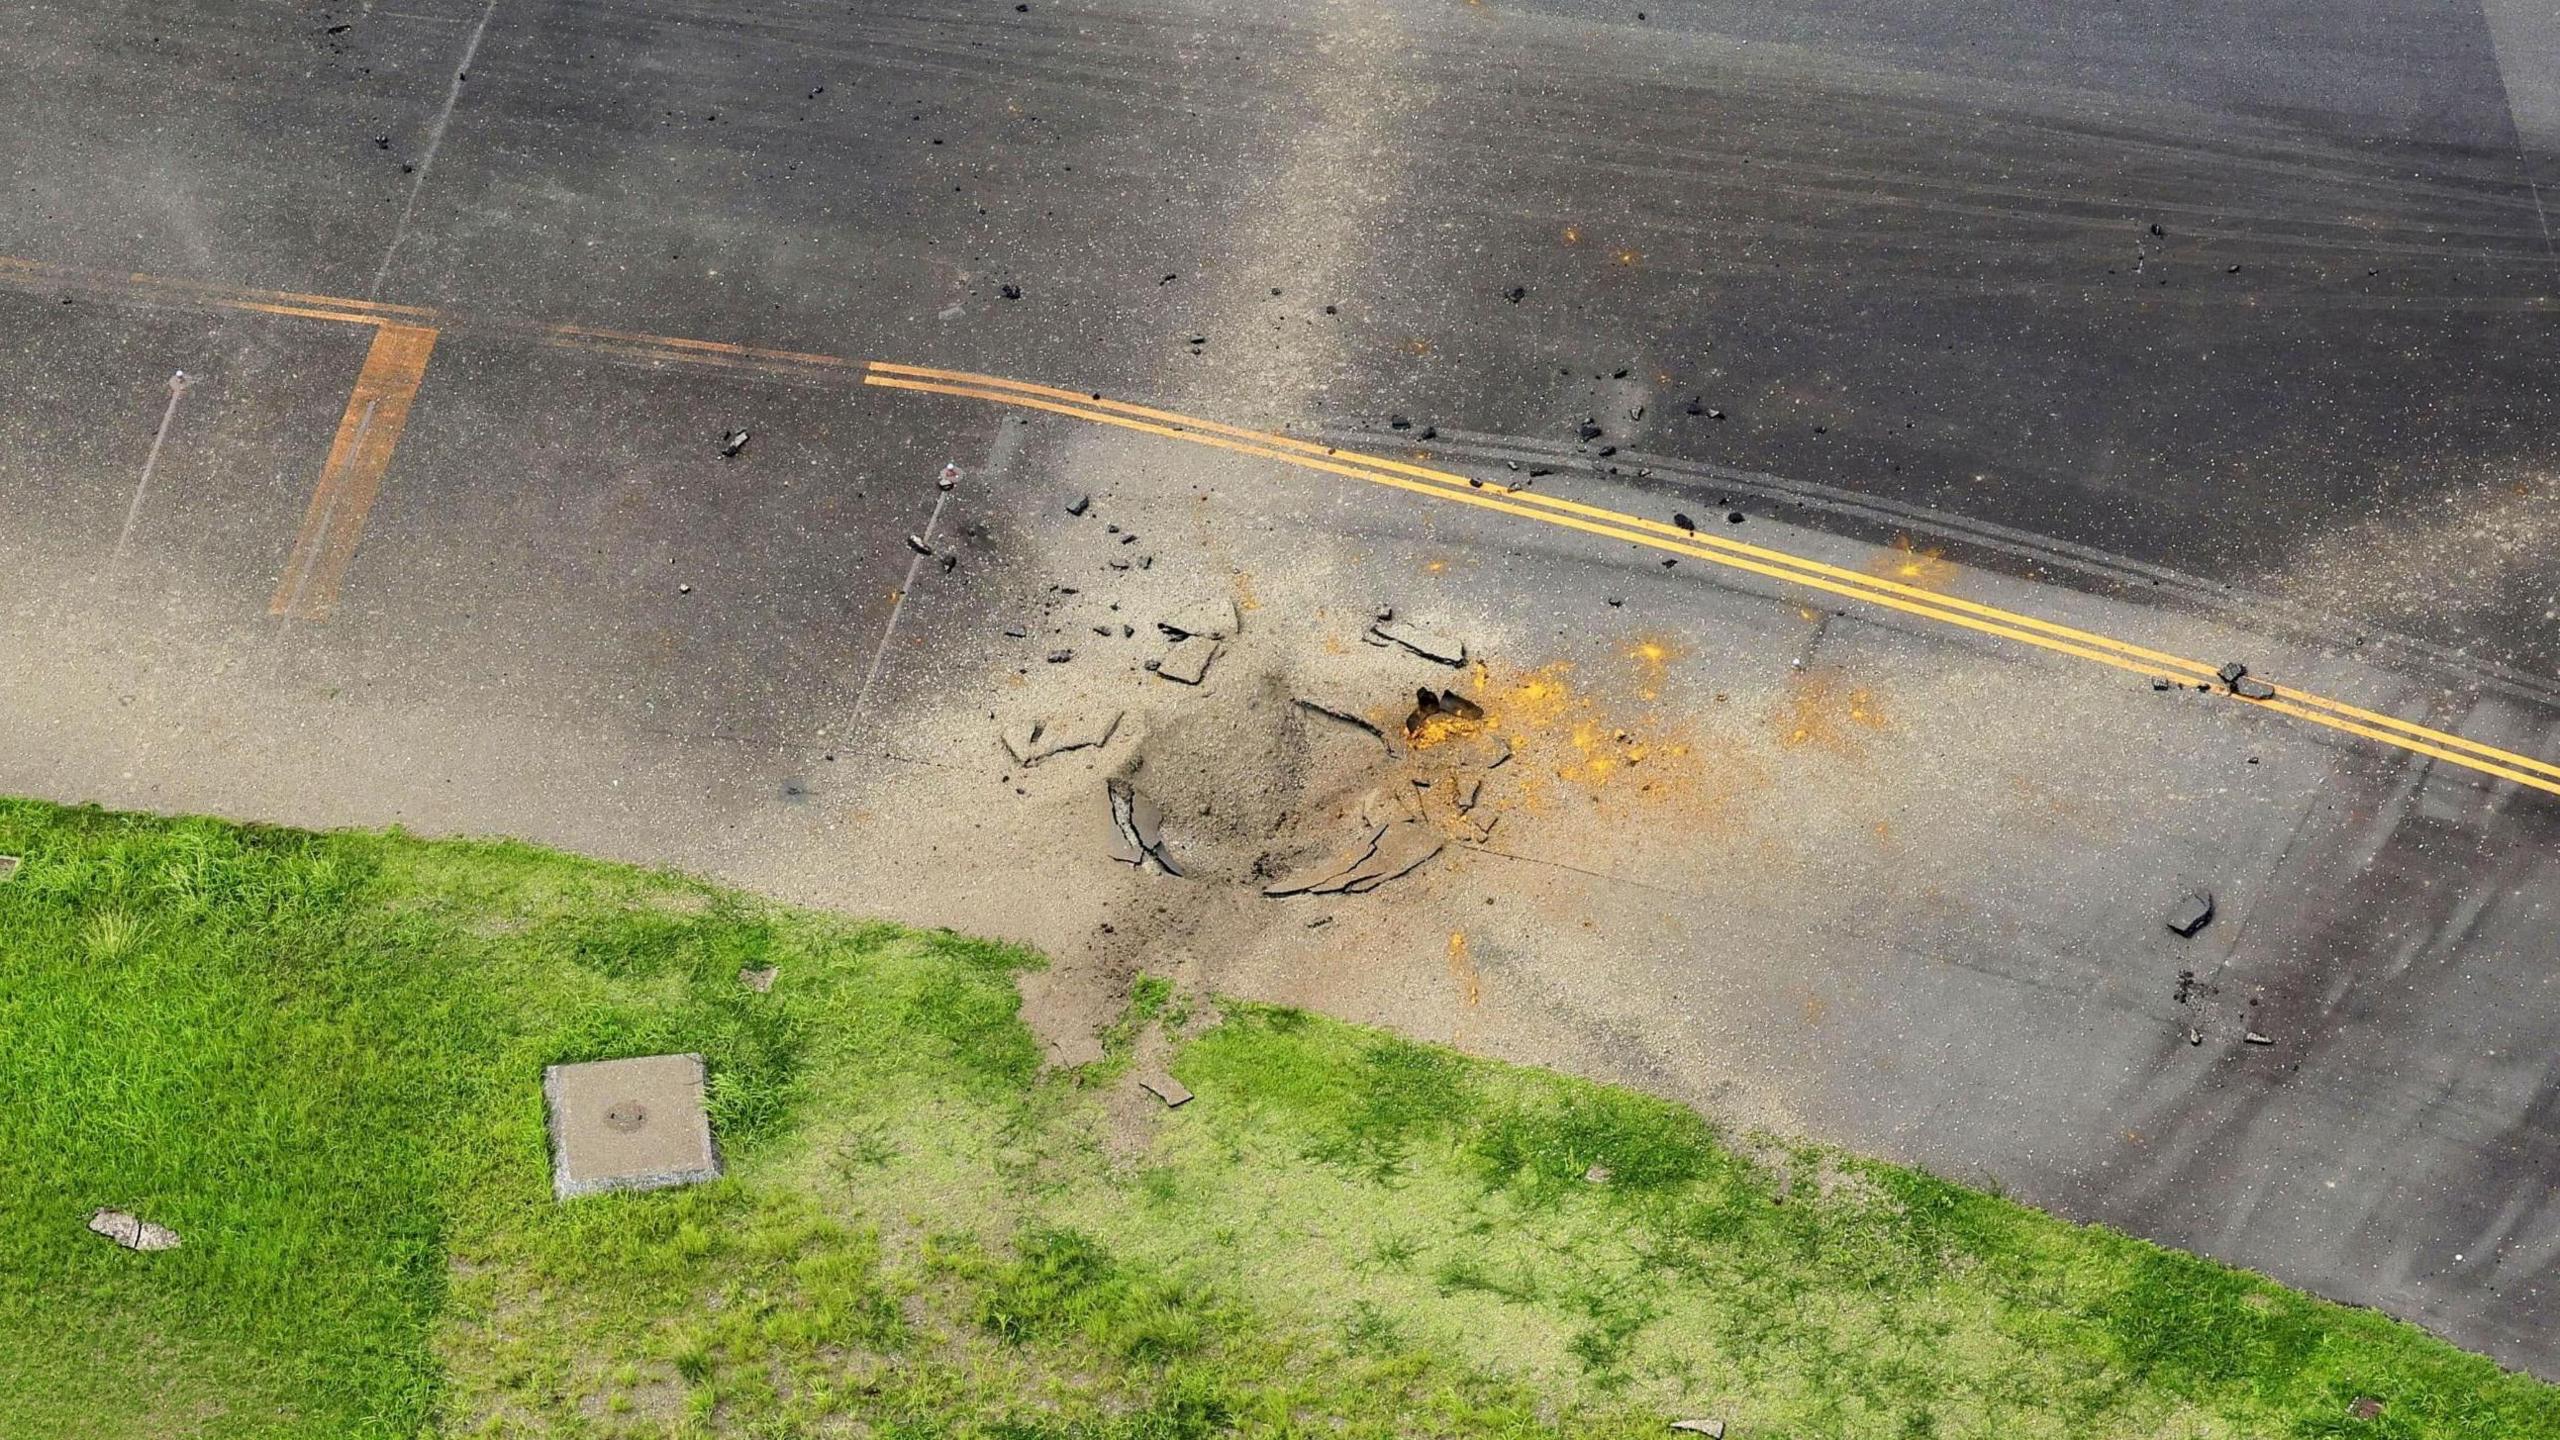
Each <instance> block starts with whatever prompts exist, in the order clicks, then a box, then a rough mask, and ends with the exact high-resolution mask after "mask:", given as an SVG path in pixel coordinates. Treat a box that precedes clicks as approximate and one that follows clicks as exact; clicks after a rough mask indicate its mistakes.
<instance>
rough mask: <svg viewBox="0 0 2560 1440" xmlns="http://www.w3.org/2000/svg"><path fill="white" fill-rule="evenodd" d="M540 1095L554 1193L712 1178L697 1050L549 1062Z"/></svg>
mask: <svg viewBox="0 0 2560 1440" xmlns="http://www.w3.org/2000/svg"><path fill="white" fill-rule="evenodd" d="M542 1094H543V1098H544V1099H546V1100H548V1101H549V1102H550V1106H551V1193H552V1194H553V1195H554V1196H556V1197H558V1198H560V1199H562V1200H566V1199H568V1198H570V1197H571V1196H573V1195H593V1194H595V1193H596V1192H597V1191H600V1190H660V1189H664V1188H665V1187H667V1186H669V1185H691V1184H695V1183H697V1182H699V1181H703V1180H717V1179H719V1178H720V1151H719V1149H718V1148H717V1147H715V1146H714V1145H713V1144H712V1143H711V1116H710V1114H709V1112H707V1111H705V1110H704V1109H703V1108H702V1057H701V1056H699V1055H643V1056H640V1057H638V1058H635V1059H630V1060H595V1061H590V1062H588V1063H587V1064H584V1065H554V1066H552V1067H551V1068H550V1069H548V1070H545V1071H543V1072H542Z"/></svg>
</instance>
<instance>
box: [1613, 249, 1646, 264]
mask: <svg viewBox="0 0 2560 1440" xmlns="http://www.w3.org/2000/svg"><path fill="white" fill-rule="evenodd" d="M1609 258H1610V259H1612V260H1614V261H1616V262H1617V263H1619V264H1621V265H1633V264H1635V263H1636V262H1637V261H1639V260H1642V259H1643V258H1644V256H1643V254H1642V253H1640V252H1638V251H1634V250H1621V251H1619V252H1618V253H1617V254H1615V255H1612V256H1610V257H1609Z"/></svg>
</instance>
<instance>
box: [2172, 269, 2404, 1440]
mask: <svg viewBox="0 0 2560 1440" xmlns="http://www.w3.org/2000/svg"><path fill="white" fill-rule="evenodd" d="M2151 228H2152V229H2154V230H2157V229H2159V228H2160V227H2159V226H2157V225H2154V226H2152V227H2151ZM2347 1417H2348V1418H2349V1419H2352V1420H2379V1419H2381V1418H2382V1402H2381V1401H2379V1400H2376V1399H2374V1398H2373V1397H2372V1396H2370V1395H2359V1396H2357V1397H2356V1398H2355V1400H2354V1401H2353V1402H2352V1403H2350V1404H2349V1405H2348V1406H2347Z"/></svg>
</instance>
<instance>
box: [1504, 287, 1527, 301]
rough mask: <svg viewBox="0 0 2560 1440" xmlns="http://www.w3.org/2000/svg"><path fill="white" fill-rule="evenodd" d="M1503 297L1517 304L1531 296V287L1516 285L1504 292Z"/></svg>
mask: <svg viewBox="0 0 2560 1440" xmlns="http://www.w3.org/2000/svg"><path fill="white" fill-rule="evenodd" d="M1502 298H1503V299H1505V300H1508V301H1510V302H1511V303H1512V304H1514V305H1517V304H1519V303H1520V302H1521V301H1523V300H1526V299H1528V298H1529V287H1528V286H1526V285H1514V286H1512V287H1511V288H1510V289H1508V290H1505V291H1503V292H1502Z"/></svg>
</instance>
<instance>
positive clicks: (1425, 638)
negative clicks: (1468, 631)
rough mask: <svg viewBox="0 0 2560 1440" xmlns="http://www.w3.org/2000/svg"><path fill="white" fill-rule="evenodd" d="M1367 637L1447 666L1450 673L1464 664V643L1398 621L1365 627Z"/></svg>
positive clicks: (1465, 652)
mask: <svg viewBox="0 0 2560 1440" xmlns="http://www.w3.org/2000/svg"><path fill="white" fill-rule="evenodd" d="M1368 633H1369V634H1371V635H1374V636H1376V637H1378V639H1380V640H1382V641H1391V642H1393V643H1395V644H1397V645H1401V646H1403V647H1404V648H1405V649H1407V650H1410V651H1412V652H1413V653H1414V654H1416V655H1419V656H1421V657H1422V658H1423V659H1425V660H1430V661H1434V662H1436V663H1438V664H1442V665H1446V666H1449V667H1450V668H1451V669H1456V668H1457V667H1459V666H1462V665H1464V664H1466V663H1467V645H1466V642H1465V641H1463V640H1460V639H1458V638H1456V637H1455V636H1451V635H1444V634H1442V633H1441V632H1439V631H1437V630H1428V629H1425V628H1423V627H1422V626H1419V625H1411V624H1407V623H1405V622H1404V621H1401V620H1380V621H1378V622H1377V623H1375V624H1373V625H1371V626H1370V627H1369V632H1368Z"/></svg>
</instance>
